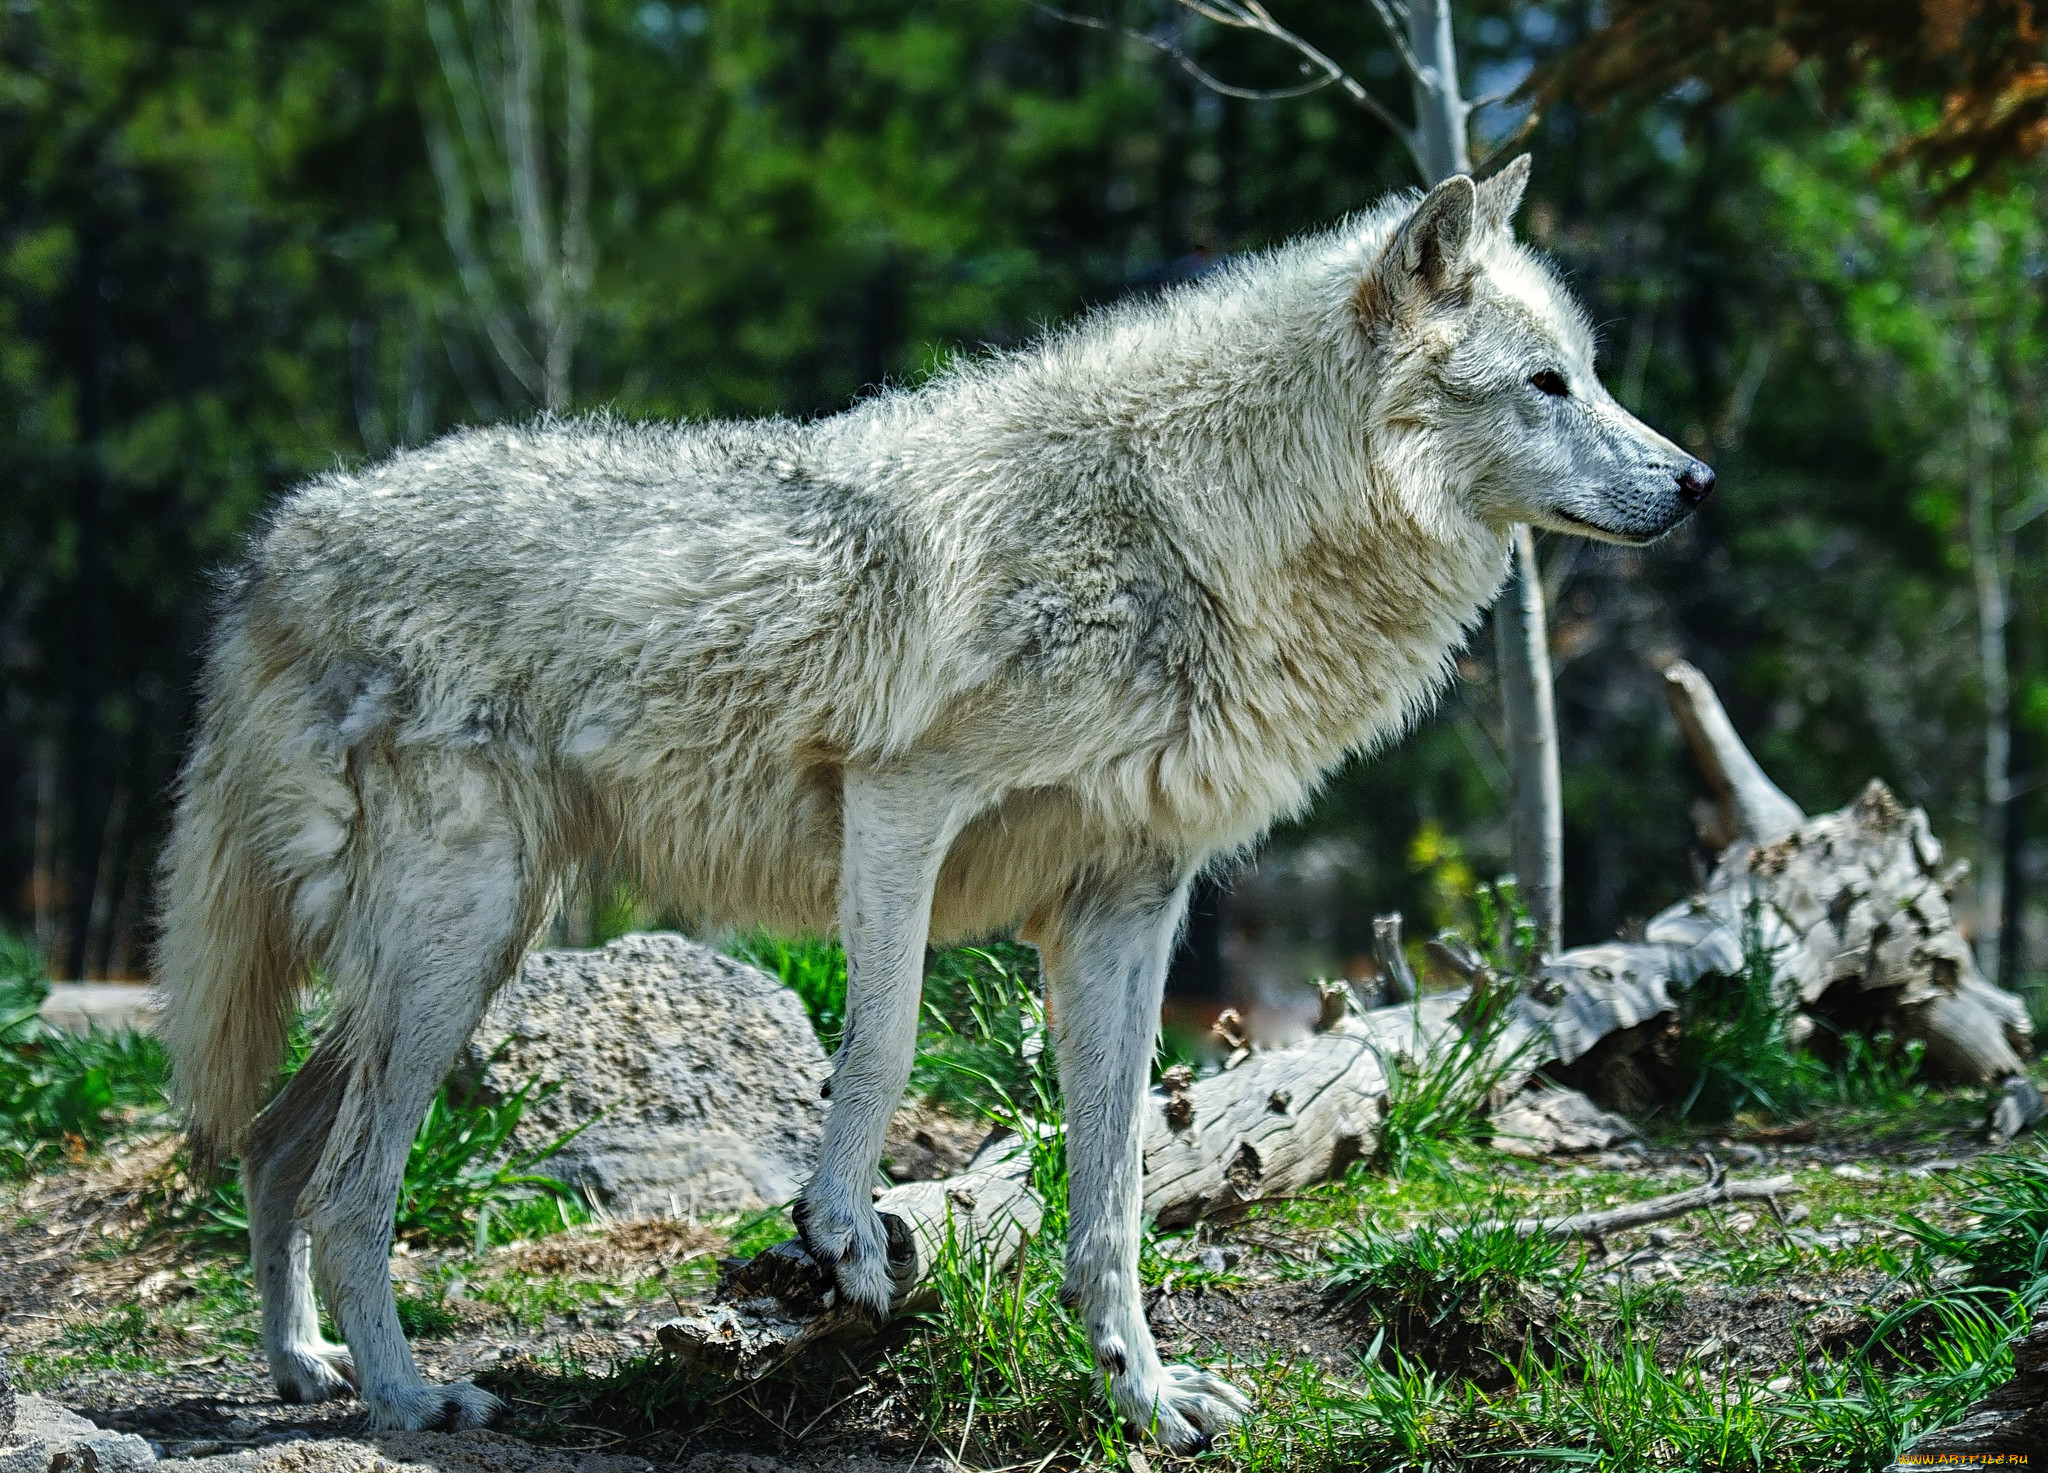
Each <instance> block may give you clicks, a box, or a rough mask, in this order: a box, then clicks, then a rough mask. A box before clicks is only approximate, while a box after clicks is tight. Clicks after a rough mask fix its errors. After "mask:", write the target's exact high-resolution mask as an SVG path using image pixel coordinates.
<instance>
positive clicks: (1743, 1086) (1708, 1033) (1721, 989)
mask: <svg viewBox="0 0 2048 1473" xmlns="http://www.w3.org/2000/svg"><path fill="white" fill-rule="evenodd" d="M1761 915H1762V911H1761V902H1760V901H1757V900H1754V899H1752V900H1751V901H1750V903H1749V906H1748V908H1747V910H1746V911H1745V912H1744V918H1743V934H1742V970H1741V971H1740V972H1739V973H1737V974H1736V975H1735V976H1733V977H1725V978H1724V977H1719V976H1715V975H1711V974H1710V975H1708V976H1705V977H1702V978H1700V979H1699V980H1698V981H1697V982H1695V983H1694V984H1693V985H1692V986H1691V987H1690V988H1689V989H1687V991H1686V994H1685V996H1684V999H1683V1000H1682V1001H1681V1003H1680V1005H1679V1020H1678V1032H1679V1043H1678V1077H1679V1087H1680V1088H1681V1090H1683V1094H1682V1095H1681V1096H1680V1098H1679V1102H1678V1105H1677V1108H1676V1113H1677V1115H1678V1116H1679V1117H1680V1118H1681V1119H1687V1120H1695V1121H1700V1122H1703V1123H1708V1124H1718V1123H1719V1122H1721V1121H1725V1120H1732V1119H1734V1118H1735V1116H1736V1115H1737V1114H1738V1113H1739V1112H1740V1111H1742V1110H1744V1109H1747V1108H1750V1107H1752V1106H1754V1107H1760V1108H1762V1109H1764V1110H1766V1111H1768V1112H1770V1113H1771V1114H1773V1115H1780V1116H1783V1115H1793V1114H1797V1113H1798V1112H1799V1111H1800V1110H1801V1109H1802V1108H1803V1107H1804V1106H1805V1105H1806V1103H1807V1100H1808V1099H1809V1097H1810V1095H1811V1091H1812V1077H1811V1076H1812V1071H1811V1069H1810V1068H1809V1067H1807V1065H1806V1061H1805V1060H1804V1059H1803V1058H1802V1056H1801V1054H1800V1051H1799V1049H1798V1048H1797V1046H1796V1045H1794V1043H1793V1042H1792V1038H1791V1035H1790V1033H1789V1032H1788V1031H1787V1028H1786V1017H1787V1012H1786V1008H1785V1006H1784V1001H1783V998H1782V996H1781V994H1780V988H1779V984H1778V968H1777V961H1776V958H1775V957H1774V956H1772V954H1771V952H1770V950H1769V949H1768V948H1767V947H1766V946H1765V945H1764V944H1763V929H1762V923H1761Z"/></svg>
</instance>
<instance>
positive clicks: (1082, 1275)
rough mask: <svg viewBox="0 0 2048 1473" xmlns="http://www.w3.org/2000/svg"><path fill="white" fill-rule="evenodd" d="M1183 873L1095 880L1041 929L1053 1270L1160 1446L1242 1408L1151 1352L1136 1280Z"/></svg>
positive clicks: (1198, 1441)
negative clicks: (1053, 1133)
mask: <svg viewBox="0 0 2048 1473" xmlns="http://www.w3.org/2000/svg"><path fill="white" fill-rule="evenodd" d="M1186 905H1187V881H1186V879H1184V878H1181V879H1176V878H1174V877H1172V876H1171V875H1169V874H1164V873H1162V874H1159V875H1156V876H1149V877H1141V878H1134V879H1133V880H1131V881H1129V882H1128V883H1124V884H1118V885H1098V886H1096V887H1093V888H1092V889H1091V890H1090V891H1088V892H1084V893H1082V894H1080V895H1078V896H1077V897H1076V898H1075V899H1074V900H1072V901H1071V902H1070V903H1069V904H1068V906H1067V908H1066V911H1065V913H1064V914H1063V915H1062V916H1061V917H1060V919H1059V921H1058V922H1057V926H1056V930H1055V932H1054V934H1053V935H1051V936H1048V937H1045V938H1042V939H1041V943H1040V945H1041V953H1042V955H1043V957H1044V961H1045V970H1046V979H1047V981H1048V983H1049V984H1050V987H1051V991H1052V1016H1053V1034H1054V1038H1055V1040H1056V1042H1057V1044H1058V1048H1059V1063H1060V1093H1061V1097H1062V1099H1063V1100H1064V1101H1065V1105H1066V1116H1067V1166H1068V1181H1069V1185H1068V1189H1067V1202H1068V1223H1069V1231H1068V1239H1067V1282H1066V1288H1065V1290H1064V1291H1063V1293H1062V1298H1063V1299H1064V1300H1066V1301H1067V1302H1069V1303H1072V1304H1074V1305H1076V1306H1077V1307H1078V1308H1079V1310H1080V1313H1081V1318H1082V1321H1083V1323H1084V1324H1085V1326H1086V1328H1087V1332H1088V1342H1089V1344H1090V1345H1091V1346H1093V1347H1094V1350H1095V1359H1096V1363H1097V1365H1099V1366H1100V1367H1101V1369H1102V1370H1103V1372H1104V1373H1105V1374H1106V1375H1107V1376H1108V1378H1109V1387H1110V1392H1111V1395H1112V1396H1113V1397H1114V1398H1115V1401H1116V1405H1117V1410H1118V1411H1119V1412H1121V1413H1122V1414H1123V1416H1124V1418H1125V1420H1126V1421H1127V1422H1128V1423H1129V1424H1130V1425H1131V1426H1132V1427H1133V1428H1134V1429H1135V1430H1137V1431H1139V1432H1150V1433H1151V1434H1152V1435H1153V1436H1155V1437H1156V1438H1157V1439H1158V1440H1159V1442H1160V1444H1161V1445H1162V1446H1164V1447H1167V1448H1171V1449H1172V1450H1173V1451H1175V1452H1191V1451H1194V1450H1196V1449H1199V1448H1201V1447H1204V1446H1207V1444H1208V1443H1209V1442H1210V1441H1211V1439H1213V1438H1214V1437H1215V1436H1216V1435H1217V1434H1218V1433H1220V1432H1222V1431H1224V1430H1225V1429H1227V1428H1228V1427H1229V1426H1230V1425H1231V1424H1232V1423H1234V1422H1236V1421H1237V1420H1238V1418H1239V1417H1241V1416H1242V1415H1243V1414H1244V1412H1245V1411H1246V1410H1247V1409H1248V1408H1247V1403H1246V1401H1245V1399H1244V1397H1243V1396H1242V1395H1241V1394H1240V1393H1239V1392H1238V1391H1237V1389H1236V1388H1235V1387H1233V1386H1231V1385H1230V1384H1229V1383H1228V1382H1226V1381H1224V1380H1222V1379H1221V1378H1220V1377H1217V1376H1213V1375H1210V1374H1209V1373H1207V1372H1205V1371H1202V1370H1200V1369H1198V1368H1196V1367H1193V1366H1165V1365H1162V1364H1161V1363H1160V1360H1159V1351H1158V1349H1157V1347H1156V1346H1155V1345H1154V1344H1153V1341H1152V1331H1151V1328H1150V1326H1148V1325H1147V1324H1146V1322H1145V1310H1144V1302H1143V1298H1142V1293H1141V1286H1140V1284H1139V1282H1138V1248H1139V1238H1140V1233H1141V1224H1140V1222H1139V1206H1140V1202H1141V1192H1140V1186H1141V1173H1142V1172H1143V1169H1144V1151H1143V1144H1144V1142H1143V1124H1144V1122H1143V1119H1142V1116H1141V1113H1140V1111H1141V1107H1142V1105H1143V1102H1144V1097H1145V1085H1146V1081H1147V1079H1148V1077H1149V1075H1150V1072H1151V1064H1152V1052H1153V1048H1154V1047H1155V1044H1156V1042H1157V1039H1158V1037H1159V1004H1160V999H1161V997H1162V996H1163V995H1164V992H1165V987H1166V966H1167V961H1168V959H1169V957H1170V955H1171V953H1172V949H1173V938H1174V934H1175V932H1176V931H1178V930H1179V928H1180V919H1181V914H1182V912H1183V911H1184V910H1185V908H1186Z"/></svg>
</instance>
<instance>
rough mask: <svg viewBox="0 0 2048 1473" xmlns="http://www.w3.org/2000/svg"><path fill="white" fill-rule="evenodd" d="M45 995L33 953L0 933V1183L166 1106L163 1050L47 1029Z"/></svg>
mask: <svg viewBox="0 0 2048 1473" xmlns="http://www.w3.org/2000/svg"><path fill="white" fill-rule="evenodd" d="M49 991H50V988H49V983H48V982H46V981H45V980H44V979H43V975H42V968H41V964H40V963H39V962H38V961H37V959H36V957H35V954H34V952H33V950H32V949H30V948H29V947H28V945H27V944H26V943H25V942H23V941H21V940H20V939H19V938H18V937H15V936H12V935H11V934H9V933H6V932H0V1177H14V1178H21V1177H26V1176H29V1175H31V1174H32V1173H34V1172H37V1171H41V1170H44V1169H46V1168H47V1167H49V1166H51V1165H53V1164H56V1163H58V1162H62V1161H67V1160H76V1159H77V1158H79V1157H80V1156H82V1155H83V1154H84V1153H85V1152H87V1151H89V1150H91V1149H93V1148H94V1147H96V1146H99V1145H101V1144H103V1143H104V1142H106V1141H107V1140H109V1139H111V1138H112V1137H114V1136H116V1135H118V1134H120V1133H121V1132H122V1131H123V1130H125V1129H127V1128H129V1126H130V1125H131V1124H132V1123H133V1121H134V1118H135V1117H136V1116H137V1115H139V1114H143V1113H147V1112H152V1111H156V1110H161V1109H162V1108H163V1106H164V1085H165V1082H166V1081H167V1080H168V1079H169V1077H170V1066H169V1063H168V1061H167V1060H166V1059H165V1057H164V1052H163V1048H162V1046H161V1045H159V1044H158V1043H157V1041H156V1040H155V1039H154V1038H151V1037H149V1036H148V1035H146V1034H140V1033H126V1032H122V1033H108V1032H101V1031H99V1030H97V1029H96V1030H94V1031H93V1032H91V1033H88V1034H84V1035H78V1034H73V1033H69V1032H66V1031H65V1030H63V1029H59V1028H52V1027H50V1026H48V1025H47V1024H45V1023H44V1022H43V1021H42V1017H41V1009H42V1004H43V999H44V998H46V997H47V996H48V995H49Z"/></svg>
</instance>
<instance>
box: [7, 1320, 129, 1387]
mask: <svg viewBox="0 0 2048 1473" xmlns="http://www.w3.org/2000/svg"><path fill="white" fill-rule="evenodd" d="M161 1333H162V1332H161V1329H160V1327H159V1326H158V1325H156V1324H155V1323H153V1322H152V1320H151V1318H150V1315H149V1312H148V1311H147V1310H145V1309H144V1308H143V1306H142V1305H141V1304H140V1303H137V1302H136V1301H134V1300H130V1301H128V1302H127V1303H125V1304H120V1305H116V1306H114V1307H113V1308H111V1309H108V1310H105V1311H102V1312H100V1313H97V1314H93V1315H90V1316H80V1317H77V1318H73V1319H69V1320H67V1321H65V1324H64V1327H63V1329H61V1330H60V1331H59V1332H58V1333H57V1336H56V1338H55V1339H54V1340H52V1341H50V1342H49V1343H48V1344H46V1345H43V1346H41V1347H39V1348H38V1349H36V1350H32V1351H30V1352H29V1353H28V1354H26V1355H24V1356H23V1357H22V1358H21V1369H20V1381H21V1384H22V1386H23V1388H24V1389H26V1390H30V1391H35V1390H38V1389H47V1388H49V1387H52V1386H55V1385H56V1384H57V1383H58V1382H60V1381H62V1380H64V1379H65V1378H66V1377H68V1376H76V1375H80V1374H83V1373H86V1372H92V1371H152V1370H156V1369H159V1367H160V1364H161V1360H162V1357H161V1356H160V1355H159V1354H158V1352H157V1342H158V1341H159V1340H160V1339H161Z"/></svg>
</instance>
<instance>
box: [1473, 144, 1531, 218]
mask: <svg viewBox="0 0 2048 1473" xmlns="http://www.w3.org/2000/svg"><path fill="white" fill-rule="evenodd" d="M1528 187H1529V155H1527V154H1526V153H1524V154H1517V155H1516V156H1515V157H1513V158H1511V159H1509V160H1508V162H1507V164H1506V165H1505V166H1504V167H1503V168H1502V169H1501V171H1500V172H1499V173H1498V174H1495V175H1493V176H1492V177H1490V178H1488V179H1484V180H1482V181H1480V184H1479V228H1480V229H1481V230H1498V231H1502V232H1505V231H1506V230H1507V228H1508V226H1509V224H1510V223H1512V222H1513V220H1514V218H1515V211H1516V210H1518V209H1520V208H1521V206H1522V192H1523V191H1524V190H1526V189H1527V188H1528Z"/></svg>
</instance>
